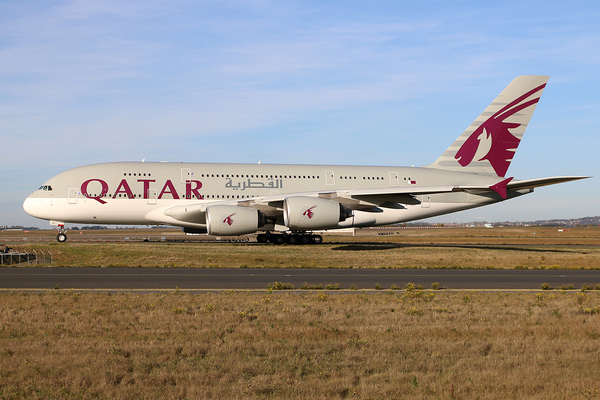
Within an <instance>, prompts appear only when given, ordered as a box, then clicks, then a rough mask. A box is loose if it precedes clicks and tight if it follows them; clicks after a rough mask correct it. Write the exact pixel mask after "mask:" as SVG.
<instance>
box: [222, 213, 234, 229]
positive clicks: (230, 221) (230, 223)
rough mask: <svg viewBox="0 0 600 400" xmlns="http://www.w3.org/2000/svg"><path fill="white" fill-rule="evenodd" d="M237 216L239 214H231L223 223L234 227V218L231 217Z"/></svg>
mask: <svg viewBox="0 0 600 400" xmlns="http://www.w3.org/2000/svg"><path fill="white" fill-rule="evenodd" d="M235 214H237V213H233V214H229V215H228V216H226V217H225V219H224V220H223V223H224V224H227V225H229V226H231V225H233V218H231V217H233V216H234V215H235Z"/></svg>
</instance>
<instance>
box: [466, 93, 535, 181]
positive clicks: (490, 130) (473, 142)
mask: <svg viewBox="0 0 600 400" xmlns="http://www.w3.org/2000/svg"><path fill="white" fill-rule="evenodd" d="M545 86H546V84H543V85H541V86H538V87H536V88H535V89H533V90H531V91H529V92H527V93H525V94H524V95H522V96H521V97H518V98H517V99H515V100H513V101H512V102H510V103H509V104H507V105H506V106H504V107H502V109H500V111H498V112H497V113H495V114H494V115H492V116H491V117H489V118H488V119H487V120H486V121H485V122H484V123H483V124H481V125H480V126H479V127H478V128H477V129H476V130H475V131H474V132H473V133H472V134H471V136H469V138H468V139H467V140H465V142H464V143H463V145H462V146H461V147H460V149H459V150H458V151H457V152H456V155H455V156H454V158H455V159H457V160H458V163H459V164H460V165H462V166H463V167H466V166H467V165H469V164H471V162H472V161H473V158H474V157H475V155H476V154H477V150H478V149H479V146H480V144H481V140H482V139H483V140H484V141H490V140H491V143H490V149H489V151H488V152H487V153H486V154H485V155H484V156H483V157H481V158H480V159H479V160H477V161H483V160H488V161H489V162H490V164H492V168H494V171H495V172H496V174H497V175H498V176H504V175H506V171H507V170H508V167H509V166H510V162H511V161H512V158H513V155H514V153H515V151H516V150H517V147H518V146H519V142H520V141H521V140H520V139H518V138H516V137H515V136H513V134H512V133H510V130H509V129H515V128H518V127H519V126H521V124H519V123H515V122H509V121H507V120H509V119H510V117H512V116H513V115H515V114H516V113H518V112H519V111H521V110H524V109H525V108H527V107H529V106H532V105H535V104H536V103H537V102H538V101H539V100H540V97H539V96H538V97H537V98H535V99H532V100H529V101H525V99H527V98H528V97H530V96H532V95H533V94H535V93H536V92H539V91H540V90H542V89H544V87H545ZM483 150H484V151H485V149H483Z"/></svg>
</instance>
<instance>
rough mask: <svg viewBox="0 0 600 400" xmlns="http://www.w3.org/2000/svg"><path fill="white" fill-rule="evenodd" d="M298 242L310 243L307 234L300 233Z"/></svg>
mask: <svg viewBox="0 0 600 400" xmlns="http://www.w3.org/2000/svg"><path fill="white" fill-rule="evenodd" d="M300 243H301V244H309V243H310V236H308V235H302V236H300Z"/></svg>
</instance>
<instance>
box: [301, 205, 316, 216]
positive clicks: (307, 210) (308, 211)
mask: <svg viewBox="0 0 600 400" xmlns="http://www.w3.org/2000/svg"><path fill="white" fill-rule="evenodd" d="M314 208H317V205H316V204H315V205H314V206H312V207H309V208H307V209H306V211H304V212H303V213H302V215H303V216H305V217H308V219H312V217H313V216H314V215H315V213H314V212H313V209H314Z"/></svg>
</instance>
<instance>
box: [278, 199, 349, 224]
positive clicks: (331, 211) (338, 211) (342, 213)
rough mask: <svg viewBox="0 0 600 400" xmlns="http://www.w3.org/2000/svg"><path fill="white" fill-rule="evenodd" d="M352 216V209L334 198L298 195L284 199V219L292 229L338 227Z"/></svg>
mask: <svg viewBox="0 0 600 400" xmlns="http://www.w3.org/2000/svg"><path fill="white" fill-rule="evenodd" d="M350 216H352V211H350V210H347V209H346V208H344V206H342V205H341V204H340V203H338V202H337V201H333V200H327V199H321V198H319V197H304V196H296V197H287V198H286V199H285V200H284V201H283V221H284V224H285V226H287V227H288V228H291V229H299V230H311V229H330V228H336V227H337V226H338V224H339V223H340V222H342V221H345V220H346V218H348V217H350Z"/></svg>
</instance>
